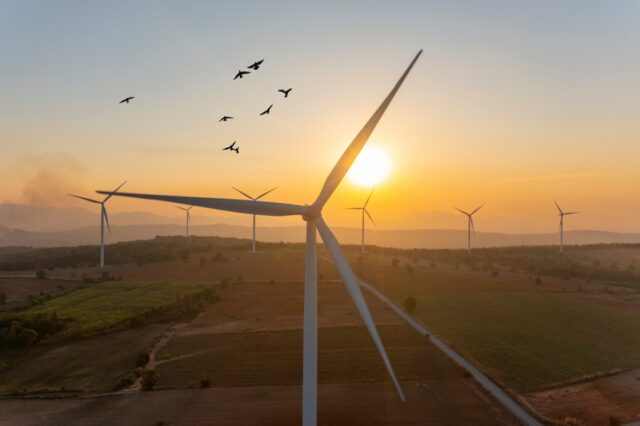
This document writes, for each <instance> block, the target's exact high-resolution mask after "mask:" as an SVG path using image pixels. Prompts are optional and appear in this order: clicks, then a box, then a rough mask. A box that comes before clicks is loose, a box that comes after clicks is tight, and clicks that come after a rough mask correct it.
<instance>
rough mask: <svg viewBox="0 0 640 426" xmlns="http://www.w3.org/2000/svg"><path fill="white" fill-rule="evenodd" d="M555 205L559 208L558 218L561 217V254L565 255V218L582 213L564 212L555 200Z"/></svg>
mask: <svg viewBox="0 0 640 426" xmlns="http://www.w3.org/2000/svg"><path fill="white" fill-rule="evenodd" d="M553 202H554V204H555V205H556V207H557V208H558V216H560V253H564V217H565V216H567V215H570V214H577V213H580V212H563V211H562V209H561V208H560V206H559V205H558V203H557V202H556V200H553Z"/></svg>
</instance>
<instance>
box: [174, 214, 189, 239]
mask: <svg viewBox="0 0 640 426" xmlns="http://www.w3.org/2000/svg"><path fill="white" fill-rule="evenodd" d="M173 207H176V208H178V209H180V210H182V211H184V212H186V213H187V214H186V216H187V219H186V221H187V240H188V239H189V224H190V223H191V213H189V210H191V208H192V207H193V206H189V207H182V206H173Z"/></svg>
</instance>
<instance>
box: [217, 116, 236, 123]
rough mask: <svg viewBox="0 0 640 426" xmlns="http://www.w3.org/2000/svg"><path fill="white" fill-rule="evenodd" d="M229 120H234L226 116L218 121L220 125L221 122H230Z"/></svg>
mask: <svg viewBox="0 0 640 426" xmlns="http://www.w3.org/2000/svg"><path fill="white" fill-rule="evenodd" d="M228 120H233V117H230V116H228V115H225V116H223V117H222V118H221V119H220V120H218V123H219V122H221V121H228Z"/></svg>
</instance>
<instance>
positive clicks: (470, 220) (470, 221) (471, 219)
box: [469, 215, 476, 235]
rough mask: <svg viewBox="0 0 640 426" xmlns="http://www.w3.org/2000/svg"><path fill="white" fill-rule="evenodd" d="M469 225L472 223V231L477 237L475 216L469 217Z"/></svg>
mask: <svg viewBox="0 0 640 426" xmlns="http://www.w3.org/2000/svg"><path fill="white" fill-rule="evenodd" d="M469 223H471V231H473V235H476V227H475V225H474V224H473V216H471V215H469Z"/></svg>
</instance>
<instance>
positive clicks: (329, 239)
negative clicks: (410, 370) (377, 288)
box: [316, 217, 404, 401]
mask: <svg viewBox="0 0 640 426" xmlns="http://www.w3.org/2000/svg"><path fill="white" fill-rule="evenodd" d="M316 226H317V228H318V232H320V236H321V237H322V241H324V245H325V246H326V247H327V250H328V251H329V254H330V255H331V259H332V260H333V264H334V265H335V266H336V269H338V272H339V273H340V276H341V277H342V281H343V282H344V285H345V287H346V288H347V291H348V292H349V294H350V295H351V298H352V299H353V303H355V305H356V308H358V311H359V312H360V316H361V317H362V321H363V322H364V324H365V325H366V327H367V329H368V330H369V334H371V338H372V339H373V342H374V343H375V345H376V347H377V348H378V352H379V353H380V356H381V357H382V361H383V362H384V364H385V366H386V367H387V371H388V372H389V375H390V376H391V380H392V381H393V384H394V385H395V387H396V390H397V391H398V394H399V395H400V399H402V401H404V394H403V393H402V389H401V388H400V383H398V379H397V378H396V374H395V373H394V371H393V367H392V366H391V362H390V361H389V358H388V357H387V352H386V351H385V349H384V346H383V345H382V340H381V339H380V335H379V334H378V329H377V328H376V324H375V322H374V321H373V318H372V317H371V312H369V307H368V306H367V302H366V301H365V300H364V296H363V295H362V290H361V289H360V285H359V283H358V278H357V277H356V276H355V274H354V273H353V271H352V270H351V267H350V266H349V261H348V260H347V258H346V256H345V255H344V253H343V251H342V248H340V244H338V240H336V237H335V236H334V235H333V233H332V232H331V230H330V229H329V227H328V226H327V224H326V223H325V221H324V219H323V218H322V217H319V218H318V219H317V220H316Z"/></svg>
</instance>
